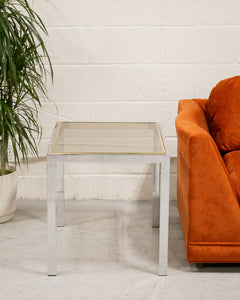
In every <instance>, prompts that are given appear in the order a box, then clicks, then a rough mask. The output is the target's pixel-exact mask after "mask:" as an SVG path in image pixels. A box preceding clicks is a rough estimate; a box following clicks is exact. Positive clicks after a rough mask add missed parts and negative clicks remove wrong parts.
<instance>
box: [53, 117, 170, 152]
mask: <svg viewBox="0 0 240 300" xmlns="http://www.w3.org/2000/svg"><path fill="white" fill-rule="evenodd" d="M48 154H73V155H74V154H112V155H114V154H118V155H119V154H123V155H124V154H139V155H159V154H166V150H165V146H164V142H163V138H162V134H161V130H160V127H159V125H158V123H146V122H145V123H143V122H141V123H140V122H139V123H132V122H131V123H130V122H129V123H126V122H124V123H120V122H119V123H117V122H111V123H110V122H59V123H57V127H56V130H55V131H54V135H53V137H52V142H51V144H50V148H49V152H48Z"/></svg>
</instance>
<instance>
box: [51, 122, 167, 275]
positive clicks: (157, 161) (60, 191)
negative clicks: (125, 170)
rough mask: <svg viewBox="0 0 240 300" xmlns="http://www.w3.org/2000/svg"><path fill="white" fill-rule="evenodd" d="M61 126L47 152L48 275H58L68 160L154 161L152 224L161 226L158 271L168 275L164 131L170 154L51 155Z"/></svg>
mask: <svg viewBox="0 0 240 300" xmlns="http://www.w3.org/2000/svg"><path fill="white" fill-rule="evenodd" d="M57 125H58V123H57V124H56V126H55V128H54V131H53V134H52V138H51V141H50V144H49V150H48V154H47V212H48V217H47V219H48V275H49V276H56V275H57V226H58V227H63V226H64V222H65V221H64V219H65V203H64V163H67V162H79V163H80V162H88V163H89V162H92V163H99V162H101V163H143V164H153V199H152V227H159V269H158V274H159V275H167V269H168V223H169V181H170V155H169V154H168V151H167V147H166V141H165V137H164V134H163V132H162V130H161V134H162V138H163V141H164V146H165V149H166V154H153V155H149V154H51V153H50V151H51V148H52V145H53V141H54V137H55V134H56V129H57ZM159 128H161V126H160V124H159ZM159 225H160V226H159Z"/></svg>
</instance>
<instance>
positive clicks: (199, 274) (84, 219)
mask: <svg viewBox="0 0 240 300" xmlns="http://www.w3.org/2000/svg"><path fill="white" fill-rule="evenodd" d="M46 231H47V226H46V203H45V202H44V201H30V200H24V201H22V200H21V201H18V209H17V212H16V216H15V217H14V219H13V220H12V221H10V222H8V223H5V224H1V225H0V300H10V299H21V300H22V299H24V300H25V299H31V300H32V299H34V300H36V299H43V300H45V299H47V300H48V299H49V300H58V299H59V300H61V299H63V300H68V299H69V300H74V299H77V300H78V299H80V300H85V299H88V300H89V299H90V300H91V299H94V300H98V299H104V300H108V299H109V300H110V299H111V300H121V299H130V300H135V299H136V300H142V299H143V300H157V299H160V300H165V299H173V300H175V299H176V300H181V299H184V300H186V299H193V300H198V299H202V300H206V299H211V300H214V299H217V300H219V299H224V300H226V299H231V300H232V299H240V274H239V272H240V266H239V265H225V266H219V265H218V266H209V267H206V268H205V269H203V270H198V269H196V267H195V265H190V264H189V263H188V262H187V261H186V256H185V249H184V242H183V236H182V231H181V225H180V220H179V216H178V213H177V208H176V202H171V204H170V232H169V274H168V276H167V277H159V276H157V269H158V229H152V228H151V204H150V203H149V202H123V201H68V202H67V217H66V227H64V228H59V229H58V256H59V257H58V276H57V277H48V276H47V274H46V272H47V262H46V249H47V248H46V238H47V236H46Z"/></svg>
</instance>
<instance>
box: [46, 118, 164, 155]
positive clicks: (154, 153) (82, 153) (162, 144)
mask: <svg viewBox="0 0 240 300" xmlns="http://www.w3.org/2000/svg"><path fill="white" fill-rule="evenodd" d="M62 123H88V122H59V123H58V127H57V131H56V135H55V138H54V141H53V144H52V148H51V151H50V154H59V155H65V154H66V155H88V154H89V155H165V154H166V149H165V146H164V142H163V138H162V135H161V131H160V128H159V125H158V123H157V122H156V123H155V125H156V128H157V132H158V137H159V141H160V145H161V147H162V150H163V152H55V151H54V149H55V145H56V142H57V138H58V135H59V132H60V128H61V125H62ZM89 123H101V122H89ZM102 123H106V124H107V123H125V122H102ZM126 123H135V124H136V123H137V124H138V123H139V124H150V123H152V124H153V122H126Z"/></svg>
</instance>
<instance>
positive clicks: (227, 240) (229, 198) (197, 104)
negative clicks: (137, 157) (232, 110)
mask: <svg viewBox="0 0 240 300" xmlns="http://www.w3.org/2000/svg"><path fill="white" fill-rule="evenodd" d="M237 80H238V81H239V82H240V77H239V78H237ZM234 84H235V83H234ZM238 94H239V95H240V93H238ZM221 95H222V94H221ZM208 101H209V100H207V99H192V100H181V101H180V102H179V106H178V116H177V118H176V130H177V137H178V166H177V167H178V171H177V172H178V174H177V177H178V181H177V197H178V199H177V201H178V210H179V214H180V218H181V223H182V229H183V235H184V240H185V247H186V254H187V259H188V261H189V262H191V263H233V262H236V263H239V262H240V207H239V196H240V151H239V150H237V149H234V151H229V152H224V151H222V150H221V152H220V151H219V148H218V146H217V144H216V142H215V140H214V139H213V137H212V132H211V133H210V129H209V125H208V124H209V122H208V121H207V119H208V118H206V116H208V114H207V113H208V111H207V104H208ZM229 105H230V104H229ZM229 105H228V107H229ZM239 105H240V101H239ZM237 109H238V108H237ZM226 114H227V112H226V111H225V113H224V111H223V117H222V119H224V116H225V115H226ZM238 116H239V115H238ZM238 116H237V117H238ZM229 120H230V119H229ZM227 121H228V119H227V120H226V122H227ZM238 121H239V122H238V123H239V124H240V118H238ZM236 126H239V125H238V124H237V125H236ZM230 127H231V126H230ZM231 128H233V127H231ZM229 130H230V129H229ZM228 136H230V135H228ZM239 137H240V135H238V138H239Z"/></svg>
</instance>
